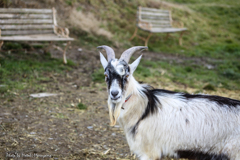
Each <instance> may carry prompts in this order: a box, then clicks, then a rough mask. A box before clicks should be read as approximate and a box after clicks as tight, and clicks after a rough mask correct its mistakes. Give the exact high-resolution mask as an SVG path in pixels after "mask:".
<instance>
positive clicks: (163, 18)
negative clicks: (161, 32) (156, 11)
mask: <svg viewBox="0 0 240 160" xmlns="http://www.w3.org/2000/svg"><path fill="white" fill-rule="evenodd" d="M141 19H142V20H144V19H146V20H148V19H149V20H160V21H170V20H169V17H155V16H153V17H145V16H141Z"/></svg>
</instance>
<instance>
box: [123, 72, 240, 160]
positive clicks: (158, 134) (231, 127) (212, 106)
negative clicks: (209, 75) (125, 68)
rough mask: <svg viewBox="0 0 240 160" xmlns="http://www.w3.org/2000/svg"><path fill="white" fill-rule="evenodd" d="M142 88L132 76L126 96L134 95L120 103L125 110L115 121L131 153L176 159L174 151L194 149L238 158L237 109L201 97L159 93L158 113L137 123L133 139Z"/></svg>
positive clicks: (143, 103)
mask: <svg viewBox="0 0 240 160" xmlns="http://www.w3.org/2000/svg"><path fill="white" fill-rule="evenodd" d="M141 89H142V86H141V85H140V84H138V82H137V81H136V80H135V79H134V78H133V77H131V78H130V80H129V85H128V88H127V91H126V95H128V94H129V93H132V94H133V95H132V97H131V98H130V99H129V100H128V102H127V103H124V104H123V107H124V110H122V111H121V113H120V116H119V118H118V121H119V123H120V124H121V126H122V127H123V129H124V131H125V134H126V138H127V141H128V144H129V147H130V150H131V151H132V152H133V153H135V154H137V155H138V156H139V157H140V159H152V160H155V159H157V158H161V157H162V156H163V155H164V156H175V157H176V156H177V155H176V152H175V151H177V150H194V149H198V150H199V151H202V152H208V153H212V154H221V153H222V154H226V155H228V156H229V157H230V158H231V159H235V160H238V159H239V153H240V113H239V109H240V106H239V107H238V108H232V109H229V108H227V107H220V106H218V104H217V103H215V102H211V101H209V100H207V99H203V98H201V99H200V98H199V99H197V98H196V99H190V100H186V99H183V98H181V94H160V95H158V96H157V97H158V99H159V100H160V102H161V105H160V104H159V109H158V110H159V112H158V113H157V114H154V115H150V116H148V117H147V118H145V119H144V120H142V121H140V123H139V125H138V128H137V133H136V135H135V137H133V135H132V133H131V132H130V130H131V128H132V127H133V125H135V124H136V123H137V121H138V120H139V118H140V117H141V115H142V114H143V112H144V110H145V108H146V105H147V98H146V97H144V95H143V94H142V93H139V92H138V91H139V90H141ZM180 109H181V111H180ZM186 119H187V120H188V122H186ZM210 149H212V150H211V151H209V150H210Z"/></svg>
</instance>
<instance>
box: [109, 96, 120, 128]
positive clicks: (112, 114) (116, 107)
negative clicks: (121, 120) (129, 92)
mask: <svg viewBox="0 0 240 160" xmlns="http://www.w3.org/2000/svg"><path fill="white" fill-rule="evenodd" d="M123 103H124V98H121V101H120V102H118V103H112V101H111V98H110V97H109V98H108V109H109V118H110V126H114V125H115V124H116V123H117V119H118V117H119V115H120V112H121V107H122V105H123Z"/></svg>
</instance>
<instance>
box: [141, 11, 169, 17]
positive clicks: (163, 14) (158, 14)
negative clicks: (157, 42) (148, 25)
mask: <svg viewBox="0 0 240 160" xmlns="http://www.w3.org/2000/svg"><path fill="white" fill-rule="evenodd" d="M137 14H139V13H137ZM140 14H141V15H145V16H150V17H151V16H169V13H166V12H164V13H154V12H144V11H141V12H140Z"/></svg>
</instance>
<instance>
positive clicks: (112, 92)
mask: <svg viewBox="0 0 240 160" xmlns="http://www.w3.org/2000/svg"><path fill="white" fill-rule="evenodd" d="M118 93H119V92H118V91H111V94H112V96H113V97H116V96H117V95H118Z"/></svg>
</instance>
